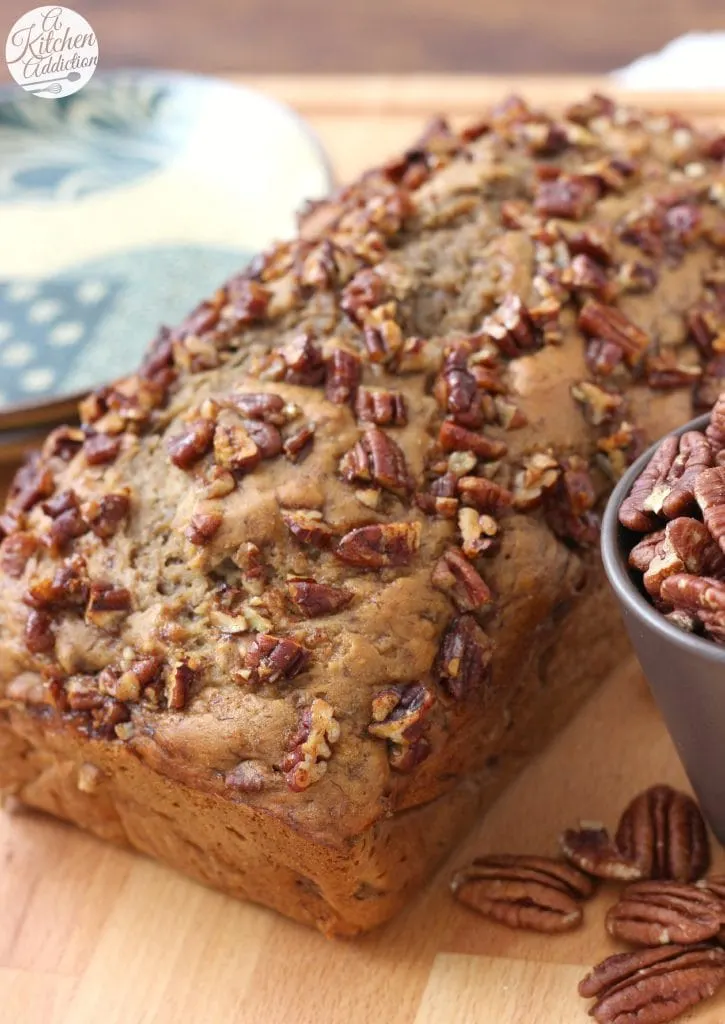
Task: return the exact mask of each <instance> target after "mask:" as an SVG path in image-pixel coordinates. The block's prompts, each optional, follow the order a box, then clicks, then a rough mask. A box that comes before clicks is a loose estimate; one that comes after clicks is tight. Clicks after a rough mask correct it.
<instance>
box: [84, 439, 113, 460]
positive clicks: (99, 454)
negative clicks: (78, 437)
mask: <svg viewBox="0 0 725 1024" xmlns="http://www.w3.org/2000/svg"><path fill="white" fill-rule="evenodd" d="M120 451H121V438H120V437H111V435H110V434H92V435H91V436H90V437H89V438H87V439H86V441H85V443H84V445H83V454H84V456H85V459H86V462H87V463H88V465H89V466H105V465H107V463H109V462H113V461H114V460H115V459H116V458H117V457H118V453H119V452H120Z"/></svg>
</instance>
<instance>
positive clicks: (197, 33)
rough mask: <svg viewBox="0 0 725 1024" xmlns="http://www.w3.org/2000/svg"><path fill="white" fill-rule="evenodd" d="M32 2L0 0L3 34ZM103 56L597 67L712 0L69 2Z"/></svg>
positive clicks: (198, 67) (247, 63)
mask: <svg viewBox="0 0 725 1024" xmlns="http://www.w3.org/2000/svg"><path fill="white" fill-rule="evenodd" d="M32 6H33V5H32V4H30V3H28V2H25V0H0V29H2V27H3V26H4V25H6V26H7V27H6V28H5V29H4V31H2V32H0V34H1V35H2V38H3V39H4V38H5V34H6V33H7V30H8V29H9V27H10V25H11V24H12V22H13V21H14V20H15V19H16V18H17V17H19V16H20V14H21V13H22V12H23V11H26V10H28V9H29V7H32ZM72 6H73V7H74V9H75V10H77V11H80V12H81V13H82V14H84V15H85V16H86V17H87V18H88V19H89V21H90V23H91V24H92V25H93V27H94V29H95V31H96V33H97V35H98V39H99V43H100V53H101V66H102V67H106V68H110V67H118V66H120V65H127V66H132V67H140V66H145V67H149V66H152V67H153V66H156V67H174V68H181V69H184V70H188V71H207V72H215V73H218V72H229V71H232V70H235V69H239V70H242V71H244V72H246V73H247V74H251V73H261V72H277V73H281V72H287V73H289V72H295V73H301V72H304V73H309V72H317V71H326V72H337V73H339V72H343V71H355V72H362V73H368V74H369V73H373V72H394V71H399V72H416V71H442V72H449V73H458V72H462V71H466V72H478V73H487V74H495V73H504V74H505V73H508V74H512V73H514V74H520V73H532V72H538V73H541V72H546V73H557V72H578V73H585V72H601V71H609V70H611V69H612V68H616V67H620V66H621V65H623V64H626V63H628V62H629V61H631V60H633V59H634V58H635V57H638V56H639V55H640V54H642V53H646V52H648V51H651V50H657V49H659V48H660V47H661V46H663V45H664V44H665V43H667V42H668V41H669V40H670V39H673V38H674V37H675V36H678V35H681V34H682V33H684V32H688V31H690V30H692V29H698V30H700V31H704V30H708V29H718V28H719V29H722V28H725V10H724V9H723V5H722V2H721V0H635V2H634V3H632V2H630V0H556V2H553V3H542V2H541V0H485V2H483V0H395V2H393V3H391V2H390V0H346V2H342V3H339V2H335V0H274V2H271V0H206V2H205V3H204V4H199V3H197V2H196V0H151V2H148V0H113V2H108V0H74V3H73V5H72Z"/></svg>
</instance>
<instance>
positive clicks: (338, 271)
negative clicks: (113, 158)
mask: <svg viewBox="0 0 725 1024" xmlns="http://www.w3.org/2000/svg"><path fill="white" fill-rule="evenodd" d="M719 153H720V149H719V148H718V146H717V145H713V141H712V140H711V139H708V138H705V137H704V136H702V135H701V134H699V133H698V132H697V131H695V130H694V129H692V128H690V127H689V126H686V125H684V124H683V123H682V122H680V121H678V120H677V119H674V118H663V117H650V116H648V115H645V114H641V113H637V112H629V111H625V110H622V109H620V108H615V107H614V106H613V105H611V104H610V103H609V102H608V101H605V100H602V99H595V100H593V101H591V102H590V103H589V104H587V105H581V106H579V107H578V108H576V109H572V110H571V111H570V112H569V114H568V116H567V117H566V118H564V119H562V120H561V121H558V122H556V121H553V120H551V119H549V118H547V117H545V116H543V115H539V114H536V113H533V112H531V111H529V110H528V109H527V108H526V107H525V106H523V105H522V104H521V103H520V102H509V103H508V104H503V105H502V106H501V107H499V108H498V109H497V110H496V111H494V112H493V113H492V115H491V118H490V121H489V122H487V123H486V124H483V123H482V124H480V125H478V126H476V127H475V128H474V129H471V130H469V131H468V132H464V133H463V134H461V135H456V134H455V133H452V132H450V131H449V130H448V129H447V128H445V127H444V126H443V125H441V124H439V125H437V126H435V127H434V129H433V130H432V131H431V132H429V133H428V135H427V136H426V137H425V138H424V139H423V140H422V141H421V143H420V144H418V145H417V146H416V147H414V148H413V149H411V150H410V151H409V152H408V153H407V154H406V155H405V156H404V157H403V158H401V159H400V160H397V161H391V163H390V164H388V165H387V166H386V167H385V168H382V169H380V170H378V171H375V172H372V173H370V174H369V175H366V176H365V177H364V178H363V179H362V180H361V182H359V183H357V184H356V185H354V186H351V187H350V188H348V189H346V190H345V191H344V192H343V193H342V194H341V195H340V196H338V197H336V198H335V199H334V200H330V201H328V202H326V203H324V204H321V205H319V206H318V207H316V208H315V209H313V210H312V211H311V212H310V213H308V214H307V215H306V216H305V218H304V219H303V222H302V224H301V236H300V238H299V239H298V240H297V241H295V242H292V243H288V244H284V245H280V246H278V247H277V248H276V249H274V250H273V251H272V252H270V253H268V254H266V255H265V256H263V257H261V258H259V259H258V260H255V262H254V264H253V265H252V267H251V268H250V269H249V270H248V272H247V273H246V274H244V275H240V276H239V277H238V278H235V279H233V280H232V281H230V282H229V283H228V284H227V285H225V286H224V287H223V288H221V289H220V290H219V291H218V292H217V293H216V294H215V296H213V297H212V299H210V300H209V301H208V302H205V303H202V304H201V305H200V306H199V307H198V308H197V310H195V311H194V313H193V314H192V315H191V316H190V317H189V318H187V320H186V321H185V323H184V324H182V325H181V327H179V328H177V329H175V330H173V331H168V330H164V331H162V332H161V333H160V335H159V337H158V339H157V340H156V342H155V343H154V345H153V346H152V349H151V350H150V352H149V355H148V357H147V359H146V361H145V363H144V366H143V367H142V368H141V370H140V371H139V374H137V375H135V376H134V377H133V378H130V379H128V380H126V381H122V382H119V383H117V384H116V385H114V386H112V387H110V388H106V389H103V390H102V391H101V392H99V393H97V394H96V395H94V396H92V397H91V398H90V399H88V400H86V401H85V402H84V403H83V405H82V415H83V423H84V426H83V429H82V430H80V431H79V430H62V431H56V432H55V433H54V434H53V435H52V436H51V437H50V438H49V440H48V442H47V444H46V446H45V448H44V451H43V454H42V455H41V457H40V458H39V459H38V460H36V461H35V462H33V463H31V464H29V465H28V466H27V467H26V468H25V469H24V470H23V471H21V474H20V475H19V478H18V480H17V482H16V486H15V489H14V491H13V492H12V493H11V496H10V499H9V502H8V506H7V509H6V511H5V514H4V515H3V516H2V517H0V539H1V538H2V537H3V536H4V537H5V539H4V540H3V541H2V545H1V546H0V570H2V572H3V573H4V575H3V580H2V582H3V586H2V588H0V616H1V617H2V623H3V626H2V631H0V698H2V700H3V705H4V706H5V707H6V709H7V710H6V711H5V712H2V711H0V714H5V715H6V717H7V719H8V721H9V722H11V723H12V725H11V726H8V725H6V726H4V730H5V731H7V730H8V729H11V731H14V732H15V731H17V730H18V729H21V724H20V723H21V722H22V721H23V719H24V718H26V719H27V720H28V721H32V722H42V723H43V731H42V732H39V731H38V730H37V729H36V730H35V731H34V732H33V737H34V738H33V741H32V742H33V743H34V744H38V745H41V744H42V742H44V741H43V740H41V739H39V738H38V737H39V736H41V735H45V736H47V737H49V740H48V742H49V743H50V737H52V736H54V735H57V736H62V737H65V738H64V739H63V743H66V742H70V741H69V740H68V737H72V736H75V737H76V738H77V742H78V743H79V744H80V745H81V746H82V745H83V744H89V749H90V748H91V747H92V749H93V750H94V751H100V750H106V749H108V750H109V751H115V750H119V749H121V748H123V750H124V751H125V752H126V753H128V754H130V755H132V756H133V757H134V758H135V759H137V760H138V761H139V762H140V763H142V764H143V765H144V766H146V770H147V771H148V774H147V775H146V776H145V777H146V778H148V779H151V778H152V777H153V778H155V777H156V776H159V777H163V778H166V779H170V780H173V781H174V782H175V783H178V784H179V785H180V786H182V787H184V790H185V792H188V793H191V792H196V793H199V794H207V796H208V798H209V799H213V800H216V801H222V802H224V801H226V802H227V803H233V804H234V805H235V807H237V806H242V805H243V806H244V807H246V808H248V809H249V813H250V814H252V813H253V814H254V815H258V816H260V820H270V821H271V820H272V819H275V820H276V821H278V822H279V825H275V829H276V828H278V827H279V828H291V829H293V830H295V833H296V834H297V835H299V836H305V837H307V839H308V840H309V841H310V842H311V843H312V844H313V845H314V844H315V843H324V844H326V845H327V846H329V847H330V848H335V849H338V850H340V849H344V848H345V844H346V843H348V842H360V841H362V840H361V837H363V836H365V835H366V834H367V830H371V829H372V830H373V831H374V830H375V829H377V828H379V826H378V825H376V823H377V822H381V821H383V820H384V819H385V818H386V816H389V815H390V814H394V815H395V814H400V813H401V812H403V811H407V809H410V808H414V807H417V806H419V805H422V804H428V803H431V802H435V804H436V806H438V805H440V803H441V801H440V800H439V798H441V797H443V795H444V794H445V793H446V792H448V791H451V792H454V791H455V792H457V791H459V790H460V788H461V786H463V785H464V783H465V780H466V779H473V778H475V777H478V776H479V775H480V773H481V772H482V771H483V772H485V771H486V770H487V767H486V766H487V765H488V766H490V765H491V764H494V763H496V762H497V760H498V759H500V758H501V757H502V756H503V755H504V754H505V753H506V751H507V749H509V745H510V743H511V737H512V721H513V719H514V718H515V719H516V723H515V728H516V729H518V728H519V726H520V723H521V722H522V721H525V722H528V717H529V707H532V708H534V709H535V711H536V714H546V713H547V701H546V699H544V697H543V696H542V695H541V694H531V693H530V692H527V687H531V686H534V687H536V686H538V685H539V684H538V683H536V682H532V680H533V679H542V678H544V677H545V676H546V675H547V672H548V669H547V670H546V671H544V670H543V669H541V668H540V666H534V662H535V661H536V660H537V659H538V660H539V661H541V662H542V664H543V660H546V659H548V660H547V664H548V663H549V662H551V661H555V660H556V659H557V658H558V657H559V653H558V652H559V647H558V646H557V644H558V641H559V639H560V637H561V636H562V635H563V634H564V633H565V632H566V629H565V627H566V623H567V621H568V620H569V619H570V617H571V616H570V608H572V607H574V606H575V605H576V604H577V603H579V604H580V605H581V603H582V601H586V594H587V593H590V594H592V595H595V594H597V592H598V591H597V586H598V584H599V580H600V576H599V569H598V566H597V560H596V554H595V549H596V543H597V537H598V515H599V512H600V510H601V505H602V502H603V500H604V498H605V497H606V494H607V493H608V490H609V488H610V486H611V481H612V479H614V478H616V477H617V476H618V475H619V474H621V472H622V471H623V470H624V468H625V467H626V466H627V465H628V464H629V462H630V461H631V460H632V458H633V457H634V456H635V455H636V454H637V453H638V452H639V451H640V450H641V449H642V446H643V445H644V444H645V443H646V441H647V440H648V439H650V438H654V437H655V436H657V435H659V434H660V433H662V432H663V431H664V430H666V429H668V428H670V427H672V426H674V425H676V424H678V423H680V422H682V421H684V420H685V419H687V418H688V417H689V415H690V413H691V409H692V398H693V393H694V397H695V400H696V404H697V405H698V406H701V405H704V404H707V403H708V402H709V401H711V400H712V397H714V395H713V391H715V390H716V389H717V387H718V385H719V381H720V378H721V377H725V364H723V365H721V358H722V357H721V355H720V354H719V348H720V339H721V338H722V334H723V326H725V323H724V321H725V294H724V292H725V288H724V286H723V281H724V280H725V278H723V270H724V269H725V265H724V263H723V257H722V251H723V246H724V245H725V214H724V213H723V209H722V204H723V202H724V201H725V200H724V196H725V185H724V183H723V175H722V170H721V163H720V157H719ZM575 632H576V634H577V635H578V634H579V632H581V630H580V629H579V627H577V629H576V630H575ZM605 662H606V663H607V664H609V661H608V658H607V657H606V656H604V655H602V657H601V658H599V660H598V661H597V663H596V664H595V665H593V666H592V668H591V674H592V676H593V677H595V676H597V675H601V671H602V670H603V667H605V665H604V663H605ZM532 666H534V667H532ZM574 689H575V690H576V691H577V692H579V687H574ZM568 703H569V702H568V701H567V700H563V704H566V705H567V706H568ZM3 705H0V708H1V707H2V706H3ZM527 727H528V728H536V725H535V724H532V725H529V726H527ZM8 742H11V741H8ZM73 742H74V743H75V742H76V741H75V740H74V741H73ZM528 745H529V746H530V744H528ZM123 756H124V757H125V756H126V754H124V755H123ZM5 761H6V762H8V763H7V764H0V785H1V786H2V787H3V788H4V789H6V790H10V789H13V790H20V792H21V795H22V796H23V798H24V799H27V800H28V802H31V803H32V802H33V796H32V785H31V784H29V783H27V782H24V783H22V784H19V783H18V781H17V770H16V769H17V766H13V764H12V762H13V756H8V757H6V758H5ZM502 774H505V773H503V772H502ZM144 784H146V783H144ZM29 786H30V792H29V791H28V790H29ZM189 799H190V800H191V797H189ZM56 810H58V811H59V813H65V811H64V810H63V809H62V808H56ZM245 813H246V812H245ZM421 813H422V812H421ZM438 814H441V815H442V816H443V817H445V813H444V812H435V815H433V812H431V817H435V816H436V815H438ZM68 816H71V817H73V818H74V819H75V820H79V821H80V822H81V823H82V822H83V816H82V815H79V814H75V812H74V813H73V814H69V815H68ZM159 827H162V826H161V825H160V826H159ZM131 841H132V842H133V840H131ZM441 845H444V844H441ZM438 855H440V850H438ZM422 858H423V860H426V863H428V861H429V860H430V858H429V857H428V855H427V854H423V855H422ZM426 858H428V859H426ZM174 860H175V862H177V861H178V860H179V858H178V857H175V858H174ZM423 870H424V869H423V868H421V873H422V872H423ZM219 884H222V885H223V884H224V883H223V882H220V883H219ZM401 887H402V888H405V883H404V882H401V883H396V888H397V889H398V890H399V889H400V888H401ZM247 894H248V895H252V896H253V898H257V899H264V896H263V895H261V894H260V893H258V892H257V893H247ZM290 912H292V911H290ZM317 913H321V912H320V911H317ZM346 913H349V909H348V910H347V911H343V910H340V911H339V912H338V914H339V921H340V922H342V920H343V918H344V917H345V914H346ZM353 916H354V915H353ZM382 916H384V914H383V915H382ZM350 920H351V921H352V917H351V918H350ZM320 921H321V917H320ZM358 926H361V927H362V926H364V925H362V924H356V925H354V927H358ZM324 927H326V928H332V926H330V925H327V924H326V925H324ZM351 927H353V925H352V924H351ZM334 930H344V926H343V924H342V923H338V924H336V925H335V926H334Z"/></svg>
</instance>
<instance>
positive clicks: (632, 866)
mask: <svg viewBox="0 0 725 1024" xmlns="http://www.w3.org/2000/svg"><path fill="white" fill-rule="evenodd" d="M559 845H560V846H561V851H562V853H563V854H564V856H565V857H566V859H567V860H568V861H569V862H570V863H571V864H574V866H575V867H578V868H579V869H580V870H581V871H586V873H587V874H588V875H593V876H594V877H595V878H609V879H613V880H615V881H618V882H634V881H637V880H638V879H640V878H641V877H642V869H641V868H640V866H639V865H638V864H637V863H635V862H634V861H629V860H627V859H626V858H625V857H624V856H623V855H622V852H621V850H619V849H618V847H617V845H616V843H615V842H614V840H613V839H612V837H611V836H610V835H609V832H607V830H606V829H605V828H603V827H601V826H598V825H583V826H582V827H581V828H579V829H573V828H571V829H567V830H566V831H565V832H563V833H562V835H561V838H560V839H559Z"/></svg>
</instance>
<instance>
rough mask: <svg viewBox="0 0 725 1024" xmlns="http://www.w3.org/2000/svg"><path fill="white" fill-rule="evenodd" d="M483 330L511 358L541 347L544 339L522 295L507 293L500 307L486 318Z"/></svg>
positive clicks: (502, 352)
mask: <svg viewBox="0 0 725 1024" xmlns="http://www.w3.org/2000/svg"><path fill="white" fill-rule="evenodd" d="M481 332H482V334H484V335H485V336H486V337H488V338H491V340H492V341H493V342H494V343H495V344H496V346H497V348H498V349H499V351H500V352H501V354H502V355H504V356H507V357H508V358H509V359H516V358H517V357H518V356H522V355H526V353H527V352H532V351H533V350H534V349H537V348H540V347H541V344H542V341H543V339H542V337H541V335H540V334H539V332H538V331H537V330H536V326H535V324H534V321H533V319H532V318H531V314H530V312H529V310H528V309H527V308H526V306H525V305H524V303H523V302H522V300H521V298H520V296H518V295H513V294H512V295H507V296H506V297H505V298H504V300H503V302H502V303H501V305H500V306H499V307H498V309H496V310H495V312H494V313H492V314H491V315H490V316H487V317H486V318H485V319H484V321H483V324H482V325H481Z"/></svg>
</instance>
